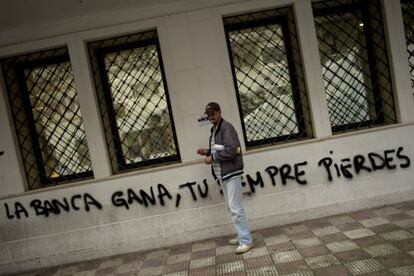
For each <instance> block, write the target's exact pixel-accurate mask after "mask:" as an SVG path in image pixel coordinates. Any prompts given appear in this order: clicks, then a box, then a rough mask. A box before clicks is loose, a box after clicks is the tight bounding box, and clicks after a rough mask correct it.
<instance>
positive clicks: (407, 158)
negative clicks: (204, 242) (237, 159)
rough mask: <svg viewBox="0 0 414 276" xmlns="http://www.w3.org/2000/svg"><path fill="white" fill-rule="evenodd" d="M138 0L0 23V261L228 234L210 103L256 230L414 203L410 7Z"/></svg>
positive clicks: (74, 256)
mask: <svg viewBox="0 0 414 276" xmlns="http://www.w3.org/2000/svg"><path fill="white" fill-rule="evenodd" d="M52 2H53V1H52ZM132 2H133V1H132ZM132 2H130V3H128V1H125V2H122V3H121V4H119V5H120V6H116V5H117V4H113V2H111V1H104V2H103V4H102V6H99V5H98V4H97V3H93V1H91V2H82V1H80V2H79V3H76V7H71V6H69V7H66V8H68V10H67V13H65V11H60V13H59V14H55V15H51V16H50V17H47V16H45V18H37V19H36V18H35V19H36V20H34V21H33V22H30V21H29V20H28V19H26V20H23V17H24V15H25V14H24V12H21V13H20V16H21V18H19V17H18V16H17V17H16V19H15V22H14V21H13V20H12V19H10V17H8V18H9V21H7V22H6V24H2V26H3V27H1V29H0V64H1V67H0V70H1V74H0V76H1V77H0V91H1V97H0V127H1V134H0V187H1V189H0V272H1V273H6V272H17V271H22V270H25V269H33V268H40V267H46V266H53V265H59V264H64V263H69V262H76V261H80V260H85V259H93V258H98V257H103V256H109V255H115V254H121V253H126V252H132V251H138V250H145V249H149V248H157V247H162V246H168V245H174V244H180V243H185V242H190V241H194V240H200V239H205V238H210V237H215V236H219V235H224V234H231V233H232V232H233V229H232V224H231V221H230V217H229V216H228V214H227V211H226V207H225V205H224V200H223V197H222V195H221V193H220V189H219V186H218V185H217V184H216V183H215V182H214V180H213V178H212V176H211V175H210V168H209V167H208V166H206V165H204V164H203V162H202V160H200V157H199V156H198V155H197V154H196V149H198V148H200V147H206V146H207V143H208V135H209V133H210V126H209V123H208V122H207V121H206V118H205V115H204V107H205V105H206V104H207V103H208V102H210V101H216V102H219V103H220V105H221V106H222V115H223V117H224V118H225V119H226V120H228V121H230V122H232V123H233V124H234V126H235V128H236V130H237V132H238V134H239V137H240V139H241V141H242V152H243V154H244V162H245V174H244V175H243V189H244V193H245V198H246V201H245V202H246V208H247V214H248V218H249V220H250V223H251V226H252V228H253V229H259V228H263V227H269V226H274V225H280V224H286V223H292V222H296V221H302V220H308V219H313V218H317V217H321V216H327V215H333V214H338V213H343V212H347V211H351V210H358V209H362V208H368V207H374V206H380V205H384V204H391V203H396V202H400V201H405V200H412V199H413V198H414V184H413V180H412V179H413V178H414V171H413V170H412V162H413V161H414V142H413V141H414V97H413V92H414V88H413V87H414V35H413V34H414V4H413V3H412V2H411V3H410V1H403V0H401V1H400V0H392V1H388V0H387V1H385V0H382V1H381V0H378V1H377V0H375V1H366V0H325V1H307V0H272V1H269V0H220V1H174V0H172V1H152V2H151V1H136V2H135V3H132ZM1 5H2V6H4V7H3V8H2V9H1V10H3V11H5V10H10V9H14V8H17V6H15V5H13V4H3V3H2V4H1ZM115 7H117V8H115ZM54 8H55V7H54V6H53V5H52V4H51V6H50V7H49V9H50V12H53V11H55V10H54ZM42 9H44V10H45V11H46V12H47V11H48V7H42ZM46 12H45V15H46ZM20 19H21V20H20Z"/></svg>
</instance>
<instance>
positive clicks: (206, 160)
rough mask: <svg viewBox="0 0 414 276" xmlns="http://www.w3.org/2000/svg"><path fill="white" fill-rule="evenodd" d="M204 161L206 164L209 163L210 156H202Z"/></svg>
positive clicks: (211, 161) (211, 160)
mask: <svg viewBox="0 0 414 276" xmlns="http://www.w3.org/2000/svg"><path fill="white" fill-rule="evenodd" d="M204 163H206V164H211V163H213V159H212V158H211V156H207V157H205V158H204Z"/></svg>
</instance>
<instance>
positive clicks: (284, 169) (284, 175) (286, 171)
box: [265, 161, 308, 186]
mask: <svg viewBox="0 0 414 276" xmlns="http://www.w3.org/2000/svg"><path fill="white" fill-rule="evenodd" d="M307 164H308V162H307V161H303V162H299V163H295V164H294V165H293V169H292V166H291V165H290V164H283V165H282V166H280V168H278V167H276V166H269V167H267V168H266V169H265V172H267V174H268V175H269V177H270V179H271V181H272V185H273V186H276V176H277V175H278V174H280V180H281V182H282V185H286V184H287V183H288V180H289V179H290V180H295V181H296V183H298V184H301V185H306V184H307V183H308V182H307V181H306V179H305V178H304V177H305V174H306V172H305V170H304V169H303V168H302V167H303V166H306V165H307Z"/></svg>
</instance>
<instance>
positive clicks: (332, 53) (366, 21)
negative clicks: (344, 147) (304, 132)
mask: <svg viewBox="0 0 414 276" xmlns="http://www.w3.org/2000/svg"><path fill="white" fill-rule="evenodd" d="M313 10H314V15H315V26H316V32H317V37H318V42H319V52H320V57H321V64H322V73H323V79H324V86H325V91H326V97H327V102H328V110H329V115H330V121H331V127H332V130H333V132H338V131H347V130H351V129H359V128H364V127H373V126H375V125H381V124H388V123H394V122H395V120H396V119H395V111H394V101H393V93H392V89H391V79H390V74H389V69H388V68H389V66H388V59H387V50H386V46H385V38H384V31H383V26H382V24H383V23H382V17H381V6H380V3H379V2H378V1H376V0H374V1H357V0H350V1H346V0H343V1H342V0H330V1H321V2H316V3H313Z"/></svg>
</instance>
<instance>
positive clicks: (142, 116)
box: [89, 31, 179, 172]
mask: <svg viewBox="0 0 414 276" xmlns="http://www.w3.org/2000/svg"><path fill="white" fill-rule="evenodd" d="M89 49H90V54H91V57H92V60H91V62H92V66H93V68H94V70H95V71H94V77H95V84H96V86H97V92H98V96H99V101H100V106H101V113H102V118H103V123H104V128H105V132H106V137H107V141H108V145H109V146H110V147H109V151H110V154H111V160H112V166H113V169H114V171H115V172H118V171H122V170H127V169H131V168H138V167H144V166H149V165H155V164H160V163H165V162H169V161H178V160H179V154H178V146H177V143H176V138H175V133H174V130H173V129H174V125H173V122H172V113H171V110H170V107H169V104H168V101H169V100H168V94H167V91H166V86H165V81H164V79H163V70H162V64H161V57H160V54H159V53H160V50H159V46H158V40H157V38H156V32H154V31H151V32H146V33H142V34H137V35H131V36H126V37H121V38H114V39H109V40H104V41H97V42H94V43H91V44H90V45H89Z"/></svg>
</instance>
